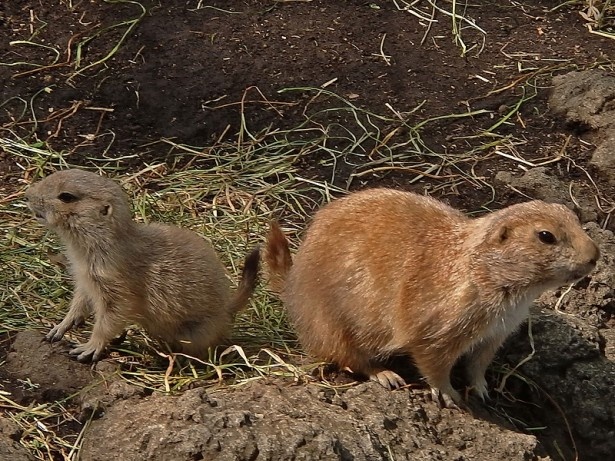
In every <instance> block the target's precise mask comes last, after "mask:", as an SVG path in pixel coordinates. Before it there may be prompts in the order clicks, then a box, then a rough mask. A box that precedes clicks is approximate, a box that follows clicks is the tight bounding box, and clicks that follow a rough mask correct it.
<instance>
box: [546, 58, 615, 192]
mask: <svg viewBox="0 0 615 461" xmlns="http://www.w3.org/2000/svg"><path fill="white" fill-rule="evenodd" d="M549 105H550V106H551V109H552V110H553V112H554V113H556V114H560V115H562V116H563V117H564V118H565V119H566V121H567V122H568V123H571V124H578V125H581V127H583V128H589V129H591V130H594V133H591V137H592V141H593V142H594V143H595V144H596V145H597V148H596V150H595V152H594V154H593V155H592V159H591V162H590V163H591V164H592V165H593V166H594V167H595V168H596V169H597V170H599V171H600V172H601V173H602V174H603V175H604V176H605V177H606V178H607V180H608V181H609V182H610V183H611V184H615V76H614V75H611V74H609V73H607V72H605V71H602V70H599V69H591V70H585V71H581V72H569V73H567V74H564V75H559V76H557V77H553V90H552V92H551V96H550V98H549Z"/></svg>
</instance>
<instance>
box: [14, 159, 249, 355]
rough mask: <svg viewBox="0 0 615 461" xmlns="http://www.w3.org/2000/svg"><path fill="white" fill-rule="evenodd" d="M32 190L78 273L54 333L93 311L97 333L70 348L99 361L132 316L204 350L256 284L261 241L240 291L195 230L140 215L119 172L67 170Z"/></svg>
mask: <svg viewBox="0 0 615 461" xmlns="http://www.w3.org/2000/svg"><path fill="white" fill-rule="evenodd" d="M26 199H27V200H28V202H29V206H30V208H31V210H32V211H33V213H34V215H35V216H36V217H37V218H38V220H39V221H40V222H42V223H43V224H45V225H46V226H47V227H48V228H50V229H51V230H53V231H55V232H56V233H57V234H58V236H59V237H60V239H61V241H62V243H63V244H64V246H65V247H66V256H67V258H68V261H69V263H70V270H71V273H72V275H73V277H74V280H75V292H74V295H73V298H72V301H71V304H70V308H69V311H68V314H67V315H66V317H65V318H64V320H63V321H62V322H61V323H60V324H59V325H57V326H56V327H55V328H53V329H52V330H51V331H50V332H49V334H48V335H47V336H46V338H47V339H48V340H50V341H55V340H59V339H61V338H62V337H63V336H64V334H65V333H66V332H67V331H68V330H70V329H71V328H72V327H73V326H75V325H78V324H80V323H82V322H83V321H84V320H85V318H87V317H88V316H89V314H90V313H92V312H93V313H94V316H95V323H94V328H93V331H92V335H91V337H90V339H89V341H88V342H86V343H85V344H81V345H79V346H77V347H76V348H74V349H72V350H71V351H70V354H72V355H77V359H78V360H80V361H83V360H88V359H90V358H91V359H92V360H98V359H99V358H100V357H101V354H102V353H103V351H104V350H105V347H106V346H107V344H109V342H110V341H111V340H112V339H113V338H115V337H116V336H117V335H119V334H120V333H122V331H123V329H124V328H125V327H126V325H127V324H128V323H131V322H135V323H138V324H140V325H141V326H143V327H144V328H145V330H147V331H148V333H150V334H151V335H152V336H153V337H155V338H157V339H160V340H163V341H166V342H167V343H168V344H169V345H170V346H171V347H172V348H173V349H175V350H178V351H181V352H184V353H186V354H188V355H191V356H197V357H202V356H204V355H206V353H207V348H208V347H209V346H215V345H217V344H220V342H221V341H223V340H225V339H226V336H227V334H228V333H229V331H230V328H231V326H232V322H233V318H234V315H235V314H236V313H237V312H238V311H239V310H240V309H241V308H242V307H244V306H245V305H246V304H247V302H248V299H249V297H250V296H251V294H252V292H253V291H254V287H255V284H256V280H257V274H258V265H259V250H258V249H255V250H254V251H252V253H251V254H250V255H248V257H247V258H246V260H245V265H244V269H243V274H242V278H241V281H240V283H239V287H238V289H237V292H236V293H234V294H232V293H231V287H230V285H231V284H230V281H229V280H228V278H227V276H226V272H225V268H224V266H223V265H222V263H221V262H220V260H219V259H218V257H217V255H216V253H215V251H214V249H213V248H212V247H211V245H210V244H209V243H207V242H206V241H205V240H204V239H203V238H201V237H200V236H199V235H198V234H196V233H195V232H193V231H190V230H187V229H181V228H178V227H174V226H169V225H163V224H148V225H146V224H139V223H136V222H135V221H133V220H132V213H131V211H130V206H129V203H128V197H127V195H126V193H125V192H124V191H123V190H122V188H121V187H120V186H119V184H117V183H116V182H115V181H113V180H111V179H108V178H104V177H101V176H99V175H97V174H94V173H91V172H87V171H83V170H78V169H72V170H64V171H59V172H56V173H53V174H51V175H50V176H48V177H46V178H45V179H43V180H41V181H39V182H38V183H35V184H34V185H32V186H31V187H30V188H28V190H27V191H26Z"/></svg>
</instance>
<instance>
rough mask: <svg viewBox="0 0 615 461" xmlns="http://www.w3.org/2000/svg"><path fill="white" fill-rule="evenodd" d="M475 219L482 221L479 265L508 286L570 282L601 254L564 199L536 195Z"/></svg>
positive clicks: (547, 286) (591, 266)
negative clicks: (546, 199) (483, 233)
mask: <svg viewBox="0 0 615 461" xmlns="http://www.w3.org/2000/svg"><path fill="white" fill-rule="evenodd" d="M476 221H477V222H480V221H482V222H483V224H487V226H486V229H487V235H486V238H485V240H484V243H483V244H482V245H480V246H479V247H478V248H477V249H478V250H479V254H481V256H479V258H480V260H482V261H483V262H484V263H486V265H484V266H483V267H484V269H485V270H486V271H488V272H490V273H492V274H494V277H495V278H496V279H502V280H503V281H505V284H506V285H507V286H509V287H511V288H512V287H514V286H528V287H529V286H534V287H537V288H538V287H539V288H542V289H550V288H556V287H560V286H563V285H567V284H569V283H573V282H575V281H577V280H580V279H581V278H583V277H585V276H586V275H588V274H589V273H590V272H591V271H592V270H593V269H594V267H595V266H596V263H597V261H598V259H599V258H600V250H599V248H598V246H597V245H596V244H595V243H594V241H593V240H592V239H591V238H590V237H589V236H588V235H587V233H586V232H585V231H584V230H583V228H582V227H581V223H580V222H579V219H578V218H577V216H576V215H575V214H574V213H573V212H572V211H571V210H570V209H569V208H567V207H565V206H564V205H559V204H555V203H546V202H542V201H539V200H535V201H531V202H526V203H521V204H518V205H513V206H510V207H508V208H505V209H503V210H500V211H498V212H495V213H491V214H489V215H486V216H484V217H482V218H479V219H477V220H476ZM481 246H482V248H481Z"/></svg>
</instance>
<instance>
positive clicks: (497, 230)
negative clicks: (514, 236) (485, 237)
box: [489, 224, 510, 245]
mask: <svg viewBox="0 0 615 461" xmlns="http://www.w3.org/2000/svg"><path fill="white" fill-rule="evenodd" d="M509 237H510V228H509V226H508V225H507V224H499V225H498V226H496V227H494V229H493V232H492V234H491V235H490V236H489V239H490V240H491V242H493V243H495V244H496V245H501V244H503V243H504V242H506V240H508V238H509Z"/></svg>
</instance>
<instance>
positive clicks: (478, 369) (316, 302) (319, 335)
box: [265, 189, 600, 406]
mask: <svg viewBox="0 0 615 461" xmlns="http://www.w3.org/2000/svg"><path fill="white" fill-rule="evenodd" d="M599 256H600V252H599V249H598V247H597V246H596V244H595V243H594V242H593V241H592V240H591V239H590V238H589V236H588V235H587V234H586V233H585V232H584V231H583V229H582V228H581V224H580V223H579V221H578V219H577V217H576V216H575V214H574V213H573V212H572V211H571V210H569V209H568V208H566V207H565V206H563V205H558V204H550V203H545V202H541V201H531V202H527V203H522V204H518V205H513V206H510V207H508V208H504V209H502V210H499V211H496V212H493V213H490V214H487V215H484V216H482V217H479V218H476V219H471V218H469V217H467V216H465V215H464V214H462V213H461V212H460V211H458V210H455V209H453V208H451V207H449V206H448V205H445V204H444V203H441V202H439V201H437V200H435V199H432V198H430V197H425V196H420V195H416V194H413V193H410V192H402V191H397V190H390V189H371V190H364V191H362V192H356V193H353V194H350V195H348V196H346V197H345V198H341V199H339V200H336V201H334V202H332V203H330V204H328V205H326V206H325V207H323V208H322V209H321V210H320V211H318V212H317V213H316V215H315V216H314V219H313V222H312V224H311V225H310V227H309V228H308V230H307V236H306V237H305V240H304V241H303V243H302V244H301V246H300V247H299V250H298V252H297V254H296V256H295V258H294V262H293V261H292V259H291V255H290V251H289V247H288V242H287V240H286V238H285V236H284V234H283V233H282V231H281V229H280V228H279V226H278V225H277V224H276V223H272V227H271V230H270V233H269V236H268V239H267V245H266V251H265V259H266V261H267V263H268V266H269V269H270V273H271V274H270V275H271V279H270V283H271V285H272V287H273V288H274V289H276V290H278V291H279V292H280V294H281V298H282V300H283V301H284V303H285V305H286V307H287V309H288V312H289V316H290V318H291V320H292V321H293V323H294V325H295V327H296V330H297V333H298V336H299V340H300V341H301V343H302V344H303V346H304V347H305V349H306V350H307V352H309V353H311V354H312V355H313V356H315V357H318V358H320V359H324V360H327V361H330V362H334V363H336V364H337V365H339V366H340V367H344V368H349V369H350V370H351V371H353V372H355V373H359V374H364V375H366V376H369V377H370V378H371V379H374V380H376V381H378V382H380V383H381V384H382V385H383V386H385V387H387V388H398V387H400V386H402V385H404V384H405V383H404V380H403V379H402V378H401V377H400V376H398V375H397V374H396V373H394V372H393V371H391V370H388V369H386V368H385V367H384V365H383V363H384V361H385V360H386V359H387V358H388V357H390V356H392V355H397V354H407V355H409V356H410V357H411V358H412V360H413V361H414V363H415V364H416V366H417V368H418V370H419V372H420V373H421V374H422V376H423V377H424V378H425V379H426V381H427V382H428V384H429V385H430V386H431V389H432V393H433V394H434V397H435V398H436V399H437V398H438V396H440V397H442V400H443V403H444V404H445V406H453V405H454V404H461V403H462V399H461V396H460V394H459V393H458V392H457V391H456V390H455V389H453V387H452V386H451V382H450V373H451V368H452V367H453V365H454V364H455V362H456V361H457V360H458V359H459V358H460V357H461V356H463V355H465V356H466V357H467V359H468V360H467V373H468V378H469V382H470V384H471V386H472V388H473V390H474V391H475V392H476V393H477V394H478V395H479V396H480V397H481V398H483V399H484V398H485V397H486V396H487V383H486V381H485V370H486V368H487V366H488V365H489V363H490V362H491V361H492V359H493V357H494V355H495V352H496V351H497V349H498V348H499V347H500V345H501V344H502V343H503V342H504V340H505V339H506V337H507V336H508V335H509V334H510V333H512V332H513V331H515V330H516V329H517V328H518V327H519V325H520V324H521V323H522V322H523V321H524V320H525V319H526V318H527V317H528V313H529V306H530V304H531V303H532V301H533V300H534V299H535V298H536V297H537V296H538V295H540V294H541V293H542V292H543V291H545V290H549V289H554V288H557V287H559V286H562V285H566V284H569V283H573V282H575V281H577V280H579V279H581V278H582V277H584V276H586V275H587V274H589V273H590V272H591V271H592V269H593V268H594V267H595V265H596V261H597V260H598V258H599Z"/></svg>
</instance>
